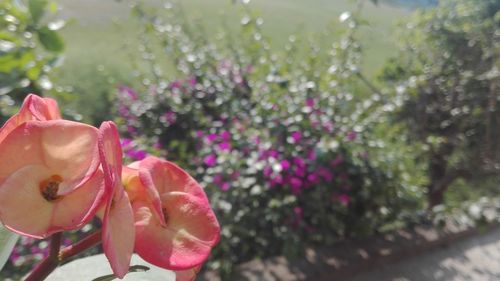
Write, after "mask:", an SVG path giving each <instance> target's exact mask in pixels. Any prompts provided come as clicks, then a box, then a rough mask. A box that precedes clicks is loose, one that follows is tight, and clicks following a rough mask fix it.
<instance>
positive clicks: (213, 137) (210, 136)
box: [206, 134, 217, 143]
mask: <svg viewBox="0 0 500 281" xmlns="http://www.w3.org/2000/svg"><path fill="white" fill-rule="evenodd" d="M206 140H207V141H208V142H209V143H211V142H214V141H215V140H217V134H208V135H207V136H206Z"/></svg>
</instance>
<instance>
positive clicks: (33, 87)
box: [0, 0, 64, 116]
mask: <svg viewBox="0 0 500 281" xmlns="http://www.w3.org/2000/svg"><path fill="white" fill-rule="evenodd" d="M26 2H27V3H24V2H22V1H13V0H5V1H2V2H0V94H2V102H1V103H0V104H2V105H7V107H5V106H2V107H1V108H0V109H1V113H2V115H3V116H8V115H10V114H12V113H13V112H12V110H13V109H15V107H12V105H18V104H19V103H20V102H21V101H22V100H23V99H24V97H25V95H26V94H28V93H30V92H33V93H37V94H40V95H42V94H44V93H45V92H46V91H47V90H49V89H51V88H52V82H51V81H50V79H49V77H48V74H49V72H50V71H51V70H52V68H54V67H56V66H57V65H58V55H59V54H60V52H61V51H62V50H63V49H64V43H63V41H62V39H61V37H60V36H59V35H58V33H57V32H56V30H57V29H59V28H61V27H62V26H63V25H64V22H62V21H57V22H47V21H46V16H47V15H48V14H50V13H53V12H55V11H54V5H55V4H54V3H52V2H49V1H46V0H29V1H26ZM25 4H26V5H27V6H26V5H25Z"/></svg>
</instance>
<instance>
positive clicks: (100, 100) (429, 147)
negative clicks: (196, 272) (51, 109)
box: [0, 0, 500, 280]
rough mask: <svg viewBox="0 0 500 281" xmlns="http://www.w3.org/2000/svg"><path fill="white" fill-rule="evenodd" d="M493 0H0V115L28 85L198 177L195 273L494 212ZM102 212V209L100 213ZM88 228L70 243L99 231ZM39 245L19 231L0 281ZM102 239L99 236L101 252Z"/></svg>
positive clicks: (497, 160)
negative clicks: (201, 248) (209, 219)
mask: <svg viewBox="0 0 500 281" xmlns="http://www.w3.org/2000/svg"><path fill="white" fill-rule="evenodd" d="M499 10H500V1H498V0H439V1H438V0H371V1H370V0H359V1H354V0H307V1H305V0H251V1H250V0H233V1H229V0H211V1H203V0H184V1H177V2H175V1H172V2H171V1H167V2H165V1H156V0H148V1H128V0H127V1H125V0H122V1H112V0H87V1H77V0H54V1H52V0H0V119H1V120H2V122H4V121H5V120H6V119H7V118H8V117H9V116H10V115H12V114H13V113H14V112H16V111H17V109H18V107H19V105H20V103H21V102H22V100H23V99H24V97H25V96H26V95H27V94H28V93H36V94H39V95H42V96H50V97H54V98H56V99H57V100H58V102H59V104H60V107H61V108H62V110H63V114H64V116H65V117H66V118H68V119H73V120H78V121H84V122H87V123H90V124H94V125H99V124H100V123H101V122H102V121H103V120H114V121H115V122H116V123H117V124H118V125H119V127H120V130H121V136H122V147H123V150H124V153H125V156H126V158H127V161H129V162H131V161H135V160H140V159H142V158H144V157H145V156H146V155H149V154H151V155H158V156H162V157H166V158H167V159H169V160H171V161H174V162H176V163H178V164H179V165H181V166H182V167H184V168H186V169H187V170H189V171H190V173H191V174H192V175H193V176H194V177H195V178H196V179H197V180H198V181H199V182H200V183H201V184H202V185H203V186H204V187H205V190H206V192H207V194H208V196H209V198H210V201H211V204H212V206H213V208H214V209H215V211H216V213H217V215H218V218H219V221H220V223H221V226H222V238H221V242H220V244H219V245H218V246H217V248H216V249H215V250H214V252H213V254H212V256H211V258H210V259H209V261H208V262H207V264H206V266H205V270H211V271H215V272H217V273H218V274H219V275H220V276H222V277H223V278H224V279H226V280H231V274H232V273H233V271H234V267H235V266H236V265H238V264H240V263H242V262H246V261H249V260H252V259H255V258H268V257H273V256H278V255H283V256H286V257H287V258H289V259H294V258H298V257H301V256H303V252H304V249H305V247H306V246H310V245H313V246H314V245H316V246H322V245H332V244H333V243H336V242H338V241H344V240H346V239H351V238H355V237H367V236H370V235H376V234H380V233H389V232H392V231H395V230H399V229H407V228H411V227H413V226H416V225H422V224H424V225H429V224H435V225H439V224H440V223H441V222H442V221H444V220H453V221H455V222H456V223H458V224H463V225H484V224H489V223H492V222H493V221H497V220H498V218H499V216H498V211H499V210H500V203H499V202H500V201H499V192H498V191H499V183H500V174H499V169H500V144H499V133H500V111H499V106H500V85H499V84H500V78H499V76H500V73H499V65H500V58H499V54H500V44H499V42H500V29H499V27H500V13H499ZM94 225H95V224H94ZM93 228H94V226H93V225H88V226H86V227H84V229H83V230H82V231H79V232H75V233H73V234H72V235H70V236H68V237H67V238H66V241H65V243H67V244H69V243H71V242H72V241H75V240H77V239H79V237H82V236H84V235H85V234H86V233H88V232H90V231H92V229H93ZM47 251H48V249H47V242H45V241H34V240H33V239H28V238H22V239H21V240H20V241H19V243H18V246H17V247H16V248H15V251H14V252H13V254H12V256H11V258H10V260H9V263H8V264H7V267H6V268H5V269H4V270H3V271H2V272H1V273H0V278H1V279H6V278H11V279H13V280H16V279H18V278H19V277H20V276H22V275H23V274H25V272H26V271H27V270H29V269H30V268H31V267H32V266H33V264H35V263H36V262H37V261H38V260H40V259H41V257H43V255H44V253H46V252H47ZM96 251H99V249H95V250H94V253H95V252H96Z"/></svg>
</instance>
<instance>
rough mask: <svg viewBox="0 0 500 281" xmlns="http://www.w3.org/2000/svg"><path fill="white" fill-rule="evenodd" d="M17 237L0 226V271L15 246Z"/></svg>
mask: <svg viewBox="0 0 500 281" xmlns="http://www.w3.org/2000/svg"><path fill="white" fill-rule="evenodd" d="M18 238H19V235H17V234H15V233H13V232H11V231H10V230H8V229H6V228H5V227H3V226H2V225H0V270H2V268H3V266H4V265H5V263H6V262H7V260H8V259H9V256H10V253H11V252H12V250H13V249H14V246H15V245H16V242H17V239H18Z"/></svg>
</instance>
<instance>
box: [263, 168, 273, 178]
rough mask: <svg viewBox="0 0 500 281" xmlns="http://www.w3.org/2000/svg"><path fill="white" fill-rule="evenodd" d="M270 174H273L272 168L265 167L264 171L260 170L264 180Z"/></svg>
mask: <svg viewBox="0 0 500 281" xmlns="http://www.w3.org/2000/svg"><path fill="white" fill-rule="evenodd" d="M272 173H273V168H271V167H269V166H265V167H264V169H263V170H262V174H264V176H265V177H266V178H268V177H269V176H270V175H271V174H272Z"/></svg>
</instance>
